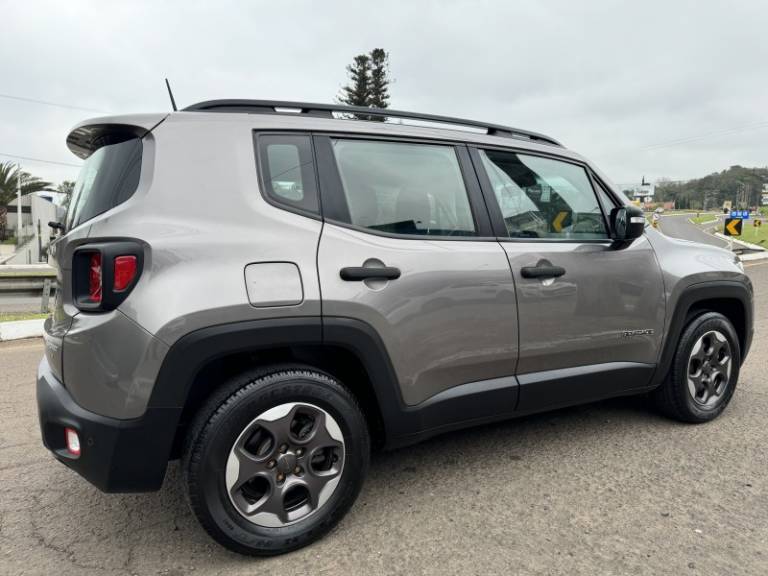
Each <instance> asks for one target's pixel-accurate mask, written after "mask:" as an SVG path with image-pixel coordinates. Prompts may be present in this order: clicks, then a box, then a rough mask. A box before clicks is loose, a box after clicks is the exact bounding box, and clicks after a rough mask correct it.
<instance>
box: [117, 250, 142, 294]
mask: <svg viewBox="0 0 768 576" xmlns="http://www.w3.org/2000/svg"><path fill="white" fill-rule="evenodd" d="M135 277H136V256H118V257H117V258H115V276H114V280H113V282H112V290H114V291H115V292H123V291H124V290H125V289H126V288H128V286H130V285H131V282H133V279H134V278H135Z"/></svg>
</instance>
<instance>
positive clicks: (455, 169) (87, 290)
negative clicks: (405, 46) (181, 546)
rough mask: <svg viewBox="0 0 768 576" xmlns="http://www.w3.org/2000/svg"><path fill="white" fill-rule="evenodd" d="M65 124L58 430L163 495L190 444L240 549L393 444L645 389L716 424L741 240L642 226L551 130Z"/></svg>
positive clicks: (322, 521) (203, 500) (210, 519)
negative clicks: (726, 246) (679, 235)
mask: <svg viewBox="0 0 768 576" xmlns="http://www.w3.org/2000/svg"><path fill="white" fill-rule="evenodd" d="M391 119H397V120H398V122H392V121H391ZM376 120H390V121H376ZM67 145H68V147H69V148H70V150H71V151H72V152H73V153H74V154H76V155H77V156H79V157H80V158H82V159H84V160H85V163H84V165H83V167H82V171H81V174H80V176H79V178H78V180H77V185H76V187H75V191H74V194H73V197H72V200H71V203H70V206H69V210H68V213H67V216H66V219H65V221H64V222H63V223H61V224H62V234H61V235H60V237H59V238H58V239H57V240H56V241H55V242H54V244H53V246H52V250H51V251H52V260H53V263H54V264H55V265H56V267H57V274H58V285H59V287H60V289H59V290H57V294H56V305H55V311H54V312H53V314H52V316H51V317H50V318H49V319H48V320H47V321H46V324H45V345H46V346H45V357H44V359H43V360H42V362H41V364H40V367H39V372H38V377H37V399H38V406H39V414H40V425H41V430H42V436H43V442H44V443H45V446H46V447H47V448H48V449H49V450H50V451H51V452H52V453H53V454H54V456H55V457H56V458H57V459H58V460H59V461H61V462H63V463H64V464H65V465H66V466H68V467H69V468H71V469H73V470H75V471H76V472H77V473H79V474H81V475H82V476H84V477H85V478H86V479H87V480H89V481H90V482H92V483H93V484H94V485H95V486H97V487H98V488H100V489H101V490H103V491H106V492H141V491H152V490H158V489H159V488H160V486H161V484H162V482H163V478H164V476H165V471H166V467H167V464H168V462H169V460H172V459H177V458H180V460H181V464H180V466H181V470H182V475H183V478H184V483H185V490H186V494H187V497H188V501H189V504H190V505H191V507H192V510H193V511H194V513H195V515H196V516H197V518H198V519H199V521H200V523H201V524H202V526H203V527H204V528H205V530H206V531H207V532H208V533H209V534H210V535H211V536H212V537H213V538H214V539H216V540H217V541H218V542H220V543H221V544H223V545H224V546H226V547H228V548H230V549H232V550H235V551H238V552H241V553H245V554H254V555H270V554H279V553H283V552H287V551H290V550H294V549H296V548H299V547H301V546H304V545H306V544H308V543H309V542H312V541H313V540H316V539H317V538H320V537H321V536H322V535H324V534H325V533H327V532H328V531H329V530H330V529H331V528H332V527H333V526H334V525H335V524H337V523H338V522H339V520H340V519H341V518H342V517H343V516H344V514H345V513H346V512H347V510H348V509H349V508H350V506H351V505H352V503H353V502H354V501H355V498H356V497H357V495H358V493H359V491H360V488H361V485H362V483H363V479H364V478H365V474H366V470H367V468H368V461H369V454H370V451H371V449H372V447H381V448H393V447H398V446H403V445H407V444H411V443H414V442H417V441H419V440H422V439H424V438H427V437H429V436H432V435H435V434H438V433H442V432H445V431H448V430H455V429H458V428H463V427H466V426H473V425H477V424H481V423H487V422H491V421H496V420H501V419H505V418H513V417H516V416H520V415H524V414H531V413H533V412H539V411H543V410H551V409H554V408H558V407H562V406H569V405H574V404H578V403H583V402H592V401H595V400H599V399H602V398H608V397H614V396H621V395H630V394H641V393H649V392H650V393H651V395H652V396H653V398H654V399H655V401H656V404H658V406H659V408H660V409H661V410H662V411H663V412H665V413H666V414H668V415H669V416H671V417H673V418H676V419H678V420H681V421H684V422H692V423H699V422H707V421H710V420H712V419H713V418H716V417H717V416H718V415H719V414H720V413H721V412H722V411H723V410H724V409H725V407H726V406H727V405H728V402H729V401H730V399H731V397H732V396H733V393H734V390H735V388H736V383H737V380H738V377H739V368H740V366H741V363H742V362H743V360H744V358H745V356H746V355H747V351H748V350H749V346H750V341H751V339H752V332H753V328H752V314H753V312H752V309H753V304H752V298H753V296H752V286H751V283H750V281H749V279H748V278H747V277H746V276H745V275H744V270H743V267H742V265H741V263H740V262H739V259H738V258H737V257H736V256H734V255H733V254H732V253H731V252H729V251H727V250H722V249H718V248H714V247H710V246H704V245H702V244H696V243H692V242H685V241H681V240H676V239H672V238H669V237H666V236H664V235H662V234H661V233H659V232H658V231H656V230H654V229H653V228H650V227H647V226H646V221H645V218H644V216H643V213H642V211H641V210H640V209H639V208H636V207H635V206H633V205H631V204H630V203H629V202H628V200H627V199H626V198H624V196H623V195H622V194H621V193H620V192H619V191H618V190H617V189H616V188H615V187H614V186H613V185H612V184H611V183H610V181H609V180H608V178H607V177H606V176H605V175H603V174H602V173H601V172H600V170H598V169H597V168H596V167H595V166H594V165H592V164H591V163H590V162H589V161H587V160H585V159H584V158H582V157H581V156H579V155H578V154H576V153H574V152H572V151H570V150H568V149H566V148H564V147H563V146H562V145H560V144H559V143H558V142H557V141H556V140H553V139H552V138H549V137H548V136H544V135H542V134H537V133H534V132H529V131H526V130H519V129H515V128H509V127H506V126H499V125H492V124H486V123H481V122H475V121H471V120H463V119H458V118H448V117H442V116H434V115H425V114H414V113H408V112H396V111H392V110H372V109H367V108H353V107H343V106H333V105H322V104H306V103H295V102H273V101H251V100H220V101H211V102H203V103H200V104H196V105H193V106H190V107H188V108H186V109H185V110H182V111H179V112H174V113H171V114H144V115H130V116H114V117H107V118H99V119H95V120H90V121H87V122H84V123H82V124H81V125H79V126H77V127H76V128H75V129H74V130H73V131H72V132H71V133H70V134H69V136H68V138H67Z"/></svg>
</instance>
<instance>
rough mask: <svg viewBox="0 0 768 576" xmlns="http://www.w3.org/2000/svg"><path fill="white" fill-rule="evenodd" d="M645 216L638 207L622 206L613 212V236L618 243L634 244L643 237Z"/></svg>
mask: <svg viewBox="0 0 768 576" xmlns="http://www.w3.org/2000/svg"><path fill="white" fill-rule="evenodd" d="M644 230H645V215H644V214H643V211H642V209H640V208H638V207H637V206H620V207H619V208H614V209H613V210H611V234H612V236H613V239H614V240H616V241H618V242H632V240H634V239H635V238H639V237H640V236H642V235H643V231H644Z"/></svg>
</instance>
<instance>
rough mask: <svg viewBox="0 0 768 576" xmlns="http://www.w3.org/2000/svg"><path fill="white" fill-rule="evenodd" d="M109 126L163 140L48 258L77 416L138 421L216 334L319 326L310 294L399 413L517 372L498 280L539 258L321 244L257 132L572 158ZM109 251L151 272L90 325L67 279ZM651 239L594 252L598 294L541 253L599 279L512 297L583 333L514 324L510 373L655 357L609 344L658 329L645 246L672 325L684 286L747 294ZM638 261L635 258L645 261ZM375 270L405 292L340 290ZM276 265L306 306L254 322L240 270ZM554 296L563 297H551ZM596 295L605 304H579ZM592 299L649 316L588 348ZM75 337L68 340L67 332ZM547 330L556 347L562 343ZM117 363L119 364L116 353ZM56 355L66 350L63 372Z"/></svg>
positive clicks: (587, 261)
mask: <svg viewBox="0 0 768 576" xmlns="http://www.w3.org/2000/svg"><path fill="white" fill-rule="evenodd" d="M113 123H114V124H122V125H136V126H140V127H142V128H144V129H146V130H149V129H150V128H152V127H153V126H156V127H155V128H154V129H153V130H152V133H151V134H149V135H148V136H146V137H145V146H144V159H143V163H142V174H141V179H140V184H139V187H138V190H137V191H136V193H135V194H134V195H133V196H132V197H131V198H130V199H129V200H128V201H126V202H125V203H123V204H121V205H119V206H117V207H115V208H113V209H112V210H109V211H108V212H105V213H103V214H101V215H99V216H97V217H96V218H94V219H92V220H90V221H88V222H87V223H85V224H83V225H81V226H80V227H78V228H76V229H74V230H71V231H68V233H67V234H66V235H65V236H64V237H63V238H61V239H59V240H58V241H57V243H56V247H55V253H56V256H55V259H56V260H57V261H58V262H59V264H60V282H61V286H63V288H64V289H63V290H62V292H61V293H62V298H61V299H60V300H58V301H57V306H56V311H55V312H54V315H53V320H52V321H48V322H47V323H46V330H47V336H46V341H47V343H48V347H49V350H48V352H47V354H48V356H49V359H52V361H51V362H50V363H51V365H52V367H54V370H55V371H56V375H57V376H59V377H61V376H62V374H63V376H64V384H65V385H66V386H67V387H68V388H69V389H70V390H74V391H76V392H75V394H76V398H77V402H78V403H79V404H80V405H81V406H82V407H83V408H85V409H88V410H92V411H94V412H96V413H99V414H102V415H105V416H111V417H114V418H133V417H136V416H138V415H140V414H141V413H142V411H143V410H144V408H145V406H146V403H147V401H148V398H149V395H150V393H151V390H152V385H153V382H154V380H155V378H156V376H157V372H158V371H159V369H160V366H161V365H162V361H163V358H164V355H165V352H166V351H167V349H168V347H170V346H171V345H173V343H174V342H176V341H177V340H178V339H179V338H181V337H183V336H184V335H186V334H189V333H191V332H193V331H195V330H198V329H200V328H204V327H208V326H213V325H217V324H222V323H227V322H237V321H241V320H257V319H268V318H275V317H292V316H295V317H299V316H315V317H317V316H320V314H321V297H320V294H321V292H320V286H321V283H322V285H323V305H324V307H325V308H324V310H323V312H324V313H325V314H337V315H348V316H352V317H355V318H360V319H362V320H365V321H366V322H368V323H370V324H371V325H373V326H374V327H376V328H377V330H379V331H380V334H381V336H382V339H383V340H384V341H385V343H386V345H387V349H388V352H389V353H390V355H391V356H392V358H393V361H394V363H395V364H396V370H397V373H398V379H399V380H400V384H401V387H402V397H403V398H404V399H405V401H406V402H407V403H409V404H410V403H418V402H420V401H424V400H425V399H428V398H430V397H432V396H434V395H435V394H438V393H440V392H441V391H444V390H447V389H449V388H451V387H452V386H455V385H459V384H462V383H466V382H477V381H482V380H487V379H492V378H501V377H505V376H508V375H510V374H513V373H514V372H515V364H516V362H517V357H518V332H517V331H518V327H517V320H516V317H517V309H516V301H515V293H514V281H513V278H512V275H511V274H510V270H509V268H510V265H511V266H512V268H513V270H514V269H516V268H519V266H520V265H522V262H523V261H525V262H530V261H531V260H534V259H535V258H536V255H537V254H541V253H542V247H541V246H539V245H536V246H530V247H529V248H528V249H521V248H520V246H517V247H516V248H515V247H513V246H511V245H507V243H504V248H502V247H501V246H500V245H499V243H497V242H495V241H490V242H482V241H478V242H475V241H446V242H441V241H430V240H424V239H412V240H410V239H409V240H401V239H394V238H386V237H383V236H373V235H369V234H365V233H363V232H356V231H351V230H348V229H342V228H340V227H336V226H333V225H330V224H326V225H325V230H324V231H323V233H322V239H321V231H322V230H323V224H322V223H321V222H320V221H319V220H315V219H312V218H309V217H305V216H301V215H297V214H294V213H290V212H287V211H284V210H282V209H280V208H277V207H275V206H273V205H271V204H269V203H267V202H266V201H265V200H264V199H263V197H262V196H261V194H260V190H259V181H258V177H257V173H256V162H255V157H254V149H253V140H252V133H253V130H302V131H305V132H306V131H318V132H320V131H322V132H332V133H356V134H374V135H389V136H406V137H415V138H420V139H436V140H440V141H448V142H467V143H477V144H486V145H494V146H502V147H514V148H515V149H523V150H528V151H534V152H536V151H538V152H545V153H551V152H553V151H555V152H556V153H557V154H558V155H560V156H562V157H566V158H571V159H576V160H580V161H584V160H583V159H582V158H581V157H580V156H579V155H578V154H576V153H574V152H571V151H569V150H567V149H561V148H553V147H551V146H547V145H542V144H535V143H532V142H526V141H523V140H512V139H509V138H503V137H495V136H487V135H482V134H475V133H470V132H463V131H452V130H445V129H439V128H426V127H415V126H404V125H396V124H388V123H381V122H358V121H355V122H351V121H347V120H338V119H326V118H316V117H308V116H291V115H284V114H275V115H261V114H257V115H251V114H238V113H230V114H216V113H201V112H177V113H173V114H170V115H168V116H167V118H166V115H164V114H158V115H137V116H124V117H115V118H102V119H95V120H89V121H86V122H83V123H82V124H81V125H80V127H81V128H85V127H88V126H104V125H108V124H113ZM158 123H159V125H158ZM606 181H607V179H606ZM109 237H111V238H115V237H126V238H137V239H140V240H141V241H142V242H145V243H146V246H147V252H146V258H145V267H144V272H143V274H142V277H141V279H140V281H139V282H138V284H137V286H136V287H135V289H134V290H133V291H132V292H131V294H130V295H129V296H128V298H127V299H126V300H125V301H124V302H123V303H122V304H121V306H120V308H119V310H118V311H117V312H115V313H111V314H109V315H106V316H104V317H102V318H99V319H98V320H97V319H95V318H94V317H93V315H90V316H88V315H85V314H82V313H78V311H77V309H76V308H75V307H74V306H73V304H72V294H71V273H70V272H71V271H70V270H69V266H70V265H71V257H72V251H73V250H74V249H75V248H76V247H77V246H79V245H82V244H83V243H85V242H87V241H89V240H94V239H100V238H109ZM646 237H647V240H645V239H641V240H640V241H637V242H636V243H635V244H634V245H633V247H630V249H628V250H624V251H622V252H621V253H618V252H617V253H615V254H609V253H608V252H607V249H605V248H603V249H598V250H604V253H603V254H602V255H603V256H604V257H606V258H608V259H609V260H611V259H613V260H616V262H614V265H615V270H616V273H615V274H616V276H615V277H614V281H613V282H611V283H608V284H601V283H600V282H599V280H600V274H601V273H602V272H601V266H600V264H599V261H598V259H597V258H596V256H597V255H591V254H590V252H589V250H587V251H584V252H578V247H577V246H570V247H565V248H556V247H554V246H547V250H548V251H549V252H548V254H549V255H550V256H553V254H554V253H556V252H558V250H559V251H560V252H561V254H560V256H558V257H563V258H565V257H566V255H567V253H569V252H571V254H570V255H571V256H578V257H579V258H580V260H581V261H582V263H583V264H584V265H585V267H586V268H585V270H584V273H585V274H586V273H587V272H591V273H592V274H593V275H594V276H593V277H592V280H589V281H588V280H587V279H586V278H585V277H584V278H582V274H581V272H579V274H578V277H579V278H581V279H580V280H579V281H578V283H577V285H576V286H575V287H573V286H572V287H569V286H568V285H567V282H570V281H571V280H572V278H573V277H576V276H577V274H576V269H575V268H573V266H571V269H572V270H573V272H572V275H571V276H572V278H571V279H569V278H568V277H567V276H566V277H564V278H563V282H562V283H558V285H557V286H556V288H555V289H553V290H551V291H550V290H546V291H545V290H543V288H542V287H539V286H536V285H535V284H534V285H533V291H532V292H531V291H530V288H531V287H525V286H520V292H519V294H518V298H523V300H521V301H524V302H526V305H527V304H528V303H530V300H525V299H526V298H535V297H536V294H539V295H541V296H545V295H548V297H549V301H554V302H556V304H557V306H555V307H553V310H555V309H556V308H558V307H559V308H560V309H561V310H562V312H561V315H562V314H566V313H567V312H568V311H569V310H573V311H578V312H579V314H580V316H579V317H578V318H573V319H566V320H563V318H560V319H559V322H554V321H553V320H552V318H555V317H554V316H552V317H551V318H550V322H549V323H548V326H549V327H548V328H547V329H545V328H543V326H538V327H537V326H536V325H535V322H536V321H535V319H533V317H532V316H531V317H529V316H527V311H525V312H524V313H523V321H522V323H521V331H522V332H525V334H531V335H532V338H531V339H528V338H523V341H522V347H521V349H520V369H523V370H537V369H542V367H543V366H544V365H546V366H548V367H552V363H553V362H554V363H555V364H558V363H559V365H570V364H572V363H573V362H582V363H587V362H590V361H594V360H598V361H601V360H605V358H607V357H608V355H609V354H608V352H607V350H608V349H611V348H613V349H614V350H613V351H614V352H616V351H617V350H618V351H620V352H621V353H622V355H623V356H625V357H626V358H633V359H636V360H639V359H641V358H642V359H646V358H647V357H648V355H652V354H651V352H652V351H653V350H654V346H656V347H658V342H657V338H656V336H657V335H659V334H658V333H657V332H655V334H654V337H648V338H643V337H639V338H638V339H637V341H633V342H625V343H621V344H616V341H615V340H614V334H615V332H616V331H617V330H619V329H624V328H630V329H631V328H632V327H635V326H637V327H641V326H642V327H645V326H646V324H648V323H651V324H652V326H651V327H652V328H654V330H658V329H660V325H659V315H660V314H663V313H662V312H660V310H661V309H662V308H663V306H661V305H660V304H661V303H662V302H661V301H660V299H659V296H658V294H657V292H658V291H657V284H656V282H657V277H658V275H657V274H656V273H654V272H653V267H652V266H651V264H650V261H649V260H648V258H647V257H648V254H650V249H649V248H648V245H649V244H650V245H652V246H653V247H654V248H655V249H656V253H657V254H658V255H659V261H660V263H661V268H662V269H663V280H664V293H665V295H666V299H667V306H668V308H669V309H671V307H673V306H674V303H675V298H676V297H677V295H679V293H680V291H681V290H682V287H683V286H684V285H686V284H688V283H691V282H693V281H694V279H695V278H699V279H701V278H708V277H718V278H722V275H723V274H728V275H732V276H733V277H738V278H742V279H743V274H741V272H740V271H739V270H738V268H737V267H736V266H735V264H733V262H727V258H725V257H724V256H723V255H722V254H720V253H714V251H715V249H712V248H708V247H704V246H701V245H695V246H689V247H687V248H686V249H683V248H680V247H679V246H678V245H676V244H675V245H674V249H668V250H665V249H666V248H672V247H673V245H671V244H664V243H665V242H669V241H670V240H669V239H666V238H664V237H661V236H659V235H658V234H657V233H656V232H655V231H648V232H647V233H646ZM513 248H514V249H513ZM505 249H506V250H507V253H508V254H509V260H507V258H506V255H505ZM678 249H679V252H678V253H677V254H675V253H674V252H676V251H678ZM590 250H594V248H591V249H590ZM665 252H666V253H665ZM641 253H644V254H645V256H644V257H643V258H640V256H639V255H640V254H641ZM623 256H629V257H630V259H633V261H635V260H634V258H640V260H642V267H643V269H645V270H646V271H648V272H649V274H650V277H649V278H645V279H643V278H639V277H637V276H633V275H632V274H630V275H629V276H628V277H627V279H622V278H621V277H620V274H621V272H622V271H625V272H627V265H625V264H623V263H621V262H620V259H621V257H623ZM369 259H378V260H379V261H380V262H382V263H385V264H387V265H394V266H398V267H400V268H401V269H402V270H403V276H402V278H400V279H398V280H397V281H392V282H390V283H389V285H387V286H376V285H375V284H374V285H373V288H372V287H371V286H370V285H366V284H364V283H345V282H343V281H341V280H340V278H339V277H338V270H339V268H341V267H342V266H360V265H363V263H364V262H365V261H366V260H369ZM318 260H319V261H320V268H319V269H318V266H317V261H318ZM276 261H277V262H287V263H292V264H294V265H295V266H296V267H298V269H299V272H300V275H301V279H302V284H303V300H302V301H301V302H300V303H299V304H297V305H290V306H277V305H265V306H260V305H259V304H260V303H259V302H258V301H255V302H254V301H253V298H252V299H251V300H249V297H248V292H247V289H246V285H245V282H244V279H243V277H244V270H245V268H246V266H248V265H250V264H253V263H260V262H276ZM374 264H375V263H374ZM566 267H568V266H566ZM625 280H626V281H625ZM582 286H584V287H583V288H582ZM563 288H564V289H565V291H564V292H558V290H562V289H563ZM574 288H575V289H574ZM595 288H596V289H597V290H598V293H599V294H600V295H601V298H595V296H594V294H591V293H590V290H592V289H595ZM638 289H639V290H641V291H645V292H644V293H645V294H650V295H651V299H650V300H649V301H647V302H645V301H643V302H638V299H637V290H638ZM526 290H527V291H526ZM526 294H528V296H526ZM603 297H604V298H607V299H611V302H614V303H615V306H617V307H618V308H616V309H613V310H614V312H615V311H616V310H619V311H620V310H621V306H626V305H628V304H627V302H629V305H632V306H636V307H638V310H640V311H642V313H643V314H647V315H645V316H641V314H640V312H638V314H637V315H636V316H635V315H633V314H631V313H629V309H626V310H624V311H625V312H626V314H613V315H611V314H609V315H608V318H607V319H606V318H605V317H604V320H606V324H605V325H604V326H593V327H590V330H591V332H590V339H584V338H583V337H582V335H580V334H579V329H580V326H583V318H584V316H585V315H588V312H589V311H593V312H597V313H602V312H604V311H605V306H604V305H605V301H602V298H603ZM627 299H628V300H627ZM264 303H265V304H272V303H273V302H271V301H269V300H267V301H265V302H264ZM601 303H602V304H603V306H602V307H601ZM654 307H656V308H654ZM609 309H610V308H609ZM668 316H669V315H668ZM73 318H76V319H77V322H76V323H73V322H72V319H73ZM579 319H581V320H579ZM553 322H554V323H553ZM667 322H669V318H667ZM70 323H73V324H75V325H74V326H73V327H72V328H71V329H70ZM625 323H626V324H628V326H625ZM558 326H559V327H560V328H563V329H564V331H559V330H560V328H558ZM68 330H69V333H67V331H68ZM522 332H521V335H522ZM550 332H551V333H550ZM115 335H120V336H121V337H115ZM128 339H130V340H131V342H130V343H128V342H127V340H128ZM547 340H549V341H553V342H554V341H556V342H558V343H559V346H560V347H561V349H562V351H563V352H564V354H563V355H562V358H558V355H557V354H556V353H555V352H556V351H557V349H558V348H555V347H554V346H551V345H550V346H545V348H547V351H546V354H543V353H542V352H541V348H542V343H543V342H547ZM595 343H601V344H603V345H604V346H607V349H604V348H601V347H600V346H596V345H594V344H595ZM122 348H125V351H126V353H120V351H121V349H122ZM61 350H64V351H65V352H64V358H63V370H62V353H61ZM102 372H103V374H102ZM134 380H138V381H134Z"/></svg>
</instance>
